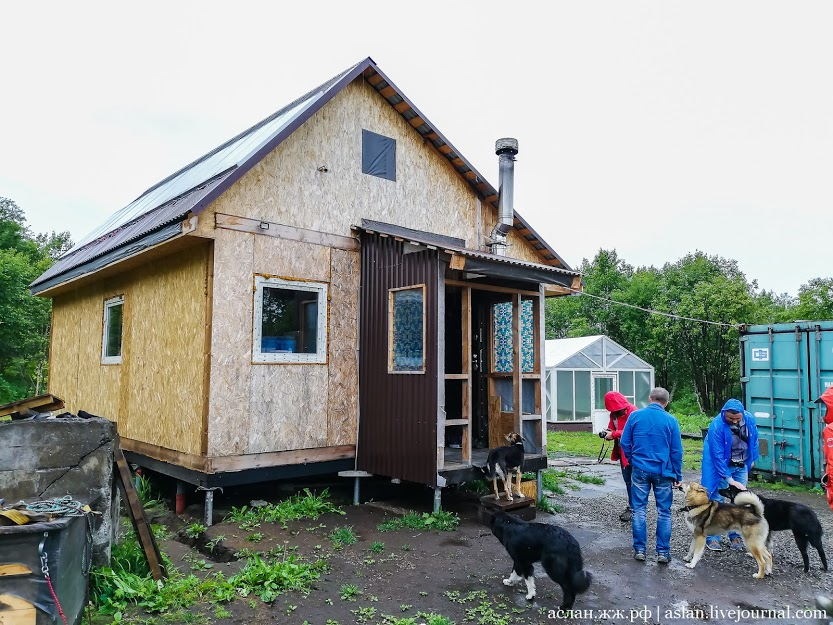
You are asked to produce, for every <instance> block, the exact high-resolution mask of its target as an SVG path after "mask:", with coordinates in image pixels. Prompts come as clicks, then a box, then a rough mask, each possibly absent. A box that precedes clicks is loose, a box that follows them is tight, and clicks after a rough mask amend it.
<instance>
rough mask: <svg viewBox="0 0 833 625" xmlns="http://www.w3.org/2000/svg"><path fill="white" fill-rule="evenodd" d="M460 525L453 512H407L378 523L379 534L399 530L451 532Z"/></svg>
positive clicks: (458, 518)
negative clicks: (396, 517)
mask: <svg viewBox="0 0 833 625" xmlns="http://www.w3.org/2000/svg"><path fill="white" fill-rule="evenodd" d="M459 525H460V517H458V516H457V515H456V514H454V513H453V512H445V511H443V510H440V511H439V512H432V513H431V514H428V513H427V512H423V513H422V514H419V513H418V512H409V513H408V514H406V515H404V516H402V517H399V518H398V519H388V520H387V521H384V522H383V523H380V524H379V525H378V527H377V529H378V530H379V531H380V532H392V531H395V530H399V529H413V530H437V531H439V532H453V531H454V530H456V529H457V527H458V526H459Z"/></svg>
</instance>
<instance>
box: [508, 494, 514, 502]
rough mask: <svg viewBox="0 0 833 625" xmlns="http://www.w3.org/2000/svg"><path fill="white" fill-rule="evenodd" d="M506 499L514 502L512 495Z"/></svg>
mask: <svg viewBox="0 0 833 625" xmlns="http://www.w3.org/2000/svg"><path fill="white" fill-rule="evenodd" d="M506 499H507V500H508V501H514V500H513V499H512V496H511V495H510V496H509V497H507V498H506Z"/></svg>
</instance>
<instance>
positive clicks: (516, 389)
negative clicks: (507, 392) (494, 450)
mask: <svg viewBox="0 0 833 625" xmlns="http://www.w3.org/2000/svg"><path fill="white" fill-rule="evenodd" d="M521 346H522V341H521V295H520V293H516V294H515V295H513V296H512V350H513V352H514V353H513V358H512V412H513V413H514V415H515V430H514V431H515V432H518V433H521V432H522V431H523V430H522V429H521V406H522V405H523V404H522V403H521V401H522V398H523V387H522V385H521V374H522V372H523V371H522V368H521V363H522V360H521Z"/></svg>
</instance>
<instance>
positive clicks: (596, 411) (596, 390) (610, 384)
mask: <svg viewBox="0 0 833 625" xmlns="http://www.w3.org/2000/svg"><path fill="white" fill-rule="evenodd" d="M590 377H591V381H592V382H591V384H590V392H591V393H592V397H591V402H592V405H593V433H594V434H596V433H597V432H601V431H602V430H604V429H606V428H607V424H608V422H609V421H610V412H609V411H608V410H607V408H605V395H606V394H607V393H609V392H610V391H615V390H617V388H618V384H617V375H616V374H615V373H593V374H592V375H591V376H590Z"/></svg>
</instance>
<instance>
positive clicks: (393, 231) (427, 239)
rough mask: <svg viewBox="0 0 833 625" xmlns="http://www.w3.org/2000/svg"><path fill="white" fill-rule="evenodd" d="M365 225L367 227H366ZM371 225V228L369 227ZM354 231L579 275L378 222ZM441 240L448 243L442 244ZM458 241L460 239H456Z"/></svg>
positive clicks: (450, 238) (356, 227) (472, 256)
mask: <svg viewBox="0 0 833 625" xmlns="http://www.w3.org/2000/svg"><path fill="white" fill-rule="evenodd" d="M366 224H367V225H366ZM371 225H372V227H370V226H371ZM353 228H354V229H356V230H363V231H365V232H378V233H381V234H386V235H388V236H394V237H399V238H401V239H404V240H406V241H408V242H409V243H413V244H415V245H431V246H433V247H436V248H439V249H442V250H447V251H449V252H453V253H455V254H460V255H462V256H467V257H469V258H480V259H483V260H488V261H495V262H498V263H505V264H507V265H515V266H517V267H526V268H529V269H536V270H541V271H547V272H552V273H558V274H565V275H570V276H578V275H581V274H579V273H578V272H577V271H573V270H571V269H562V268H561V267H553V266H552V265H541V264H539V263H531V262H529V261H525V260H520V259H517V258H511V257H510V256H498V255H496V254H490V253H488V252H481V251H478V250H472V249H469V248H467V247H463V246H460V245H454V244H452V243H451V242H450V241H451V240H454V239H453V238H452V237H445V236H443V235H439V234H434V233H433V232H420V231H419V230H412V229H411V228H403V227H402V226H397V225H394V224H386V223H383V222H380V221H373V222H371V221H369V220H365V219H363V220H362V225H361V226H353ZM443 240H446V241H449V242H442V241H443ZM456 240H457V241H460V240H461V239H456Z"/></svg>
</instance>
